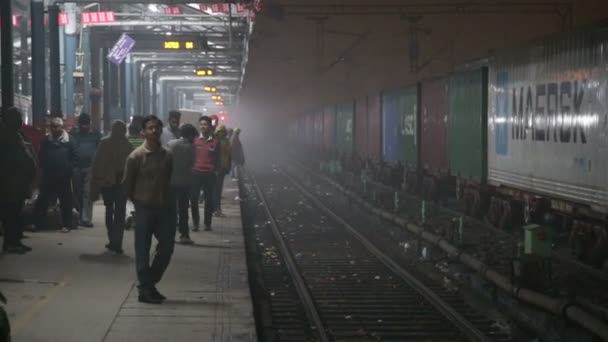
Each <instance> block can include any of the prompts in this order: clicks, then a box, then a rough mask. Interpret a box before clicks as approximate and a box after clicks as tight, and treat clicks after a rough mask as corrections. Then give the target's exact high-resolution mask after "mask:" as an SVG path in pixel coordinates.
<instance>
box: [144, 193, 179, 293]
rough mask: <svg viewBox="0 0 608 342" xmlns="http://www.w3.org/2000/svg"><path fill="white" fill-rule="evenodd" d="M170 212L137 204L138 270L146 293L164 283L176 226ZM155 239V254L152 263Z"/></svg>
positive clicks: (169, 209)
mask: <svg viewBox="0 0 608 342" xmlns="http://www.w3.org/2000/svg"><path fill="white" fill-rule="evenodd" d="M172 221H173V219H172V218H171V208H170V207H166V208H151V207H146V206H142V205H138V204H137V203H136V204H135V268H136V273H137V280H138V282H139V289H140V290H141V291H147V290H150V289H152V288H154V286H155V285H156V284H157V283H158V282H159V281H160V280H161V278H162V276H163V274H164V273H165V270H166V269H167V267H168V266H169V262H170V261H171V256H172V255H173V250H174V248H175V225H174V224H172ZM152 237H155V238H156V241H157V244H156V254H155V255H154V259H153V260H152V263H150V248H151V246H152Z"/></svg>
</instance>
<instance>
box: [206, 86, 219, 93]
mask: <svg viewBox="0 0 608 342" xmlns="http://www.w3.org/2000/svg"><path fill="white" fill-rule="evenodd" d="M203 90H204V91H206V92H209V93H215V92H216V91H217V88H215V87H212V86H204V87H203Z"/></svg>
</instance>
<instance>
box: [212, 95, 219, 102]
mask: <svg viewBox="0 0 608 342" xmlns="http://www.w3.org/2000/svg"><path fill="white" fill-rule="evenodd" d="M211 99H212V100H216V101H221V100H222V96H221V95H213V96H211Z"/></svg>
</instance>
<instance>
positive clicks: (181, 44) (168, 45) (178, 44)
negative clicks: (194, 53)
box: [161, 39, 202, 50]
mask: <svg viewBox="0 0 608 342" xmlns="http://www.w3.org/2000/svg"><path fill="white" fill-rule="evenodd" d="M161 48H162V49H165V50H195V49H196V50H199V49H201V48H202V44H201V43H200V42H199V41H195V40H177V39H171V40H165V41H163V42H162V46H161Z"/></svg>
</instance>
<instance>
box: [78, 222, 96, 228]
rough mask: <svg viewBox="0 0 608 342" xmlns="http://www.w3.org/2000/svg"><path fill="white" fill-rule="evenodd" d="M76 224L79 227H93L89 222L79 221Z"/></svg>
mask: <svg viewBox="0 0 608 342" xmlns="http://www.w3.org/2000/svg"><path fill="white" fill-rule="evenodd" d="M78 225H79V226H81V227H86V228H93V227H94V226H93V224H92V223H91V222H80V223H79V224H78Z"/></svg>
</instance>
